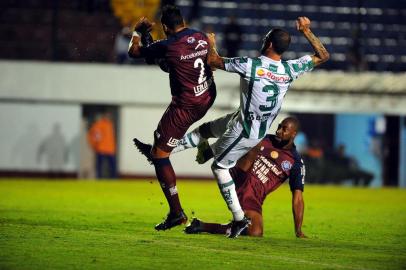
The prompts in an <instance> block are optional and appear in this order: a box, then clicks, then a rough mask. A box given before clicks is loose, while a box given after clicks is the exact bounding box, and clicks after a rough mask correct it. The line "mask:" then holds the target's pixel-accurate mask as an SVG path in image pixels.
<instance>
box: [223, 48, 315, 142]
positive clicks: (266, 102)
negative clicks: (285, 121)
mask: <svg viewBox="0 0 406 270" xmlns="http://www.w3.org/2000/svg"><path fill="white" fill-rule="evenodd" d="M312 69H313V62H312V58H311V56H310V55H306V56H303V57H301V58H298V59H294V60H288V61H275V60H272V59H270V58H268V57H266V56H263V55H262V56H260V57H257V58H249V57H237V58H228V59H227V58H226V59H225V70H226V71H228V72H235V73H238V74H239V75H240V76H241V79H240V88H241V89H240V90H241V91H240V108H239V111H240V113H239V116H238V117H237V118H236V120H237V121H240V123H241V124H242V126H243V136H244V137H246V138H255V139H261V138H263V137H264V136H265V135H266V132H267V131H268V129H269V128H270V126H271V124H272V122H273V120H274V119H275V117H276V116H277V115H278V113H279V111H280V109H281V106H282V101H283V98H284V97H285V95H286V92H287V91H288V88H289V86H290V85H291V84H292V82H293V81H294V80H296V79H297V78H299V76H301V75H302V74H304V73H305V72H308V71H311V70H312Z"/></svg>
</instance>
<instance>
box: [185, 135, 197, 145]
mask: <svg viewBox="0 0 406 270" xmlns="http://www.w3.org/2000/svg"><path fill="white" fill-rule="evenodd" d="M187 137H188V138H189V142H190V144H191V145H192V146H193V147H196V144H195V143H194V142H193V140H192V134H191V133H189V134H187Z"/></svg>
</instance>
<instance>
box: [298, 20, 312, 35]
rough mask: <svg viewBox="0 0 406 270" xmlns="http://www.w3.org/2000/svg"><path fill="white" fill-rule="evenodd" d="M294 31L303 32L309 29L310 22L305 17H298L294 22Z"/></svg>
mask: <svg viewBox="0 0 406 270" xmlns="http://www.w3.org/2000/svg"><path fill="white" fill-rule="evenodd" d="M296 29H297V30H298V31H300V32H304V31H306V30H308V29H310V20H309V18H307V17H299V18H297V20H296Z"/></svg>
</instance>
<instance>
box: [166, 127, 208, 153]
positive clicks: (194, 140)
mask: <svg viewBox="0 0 406 270" xmlns="http://www.w3.org/2000/svg"><path fill="white" fill-rule="evenodd" d="M202 140H204V139H203V138H202V136H201V135H200V132H199V128H195V129H194V130H193V131H191V132H189V133H187V134H185V135H184V136H183V137H182V139H180V140H179V142H178V145H177V146H176V147H175V148H174V149H173V150H172V153H177V152H181V151H183V150H186V149H189V148H194V147H197V145H198V144H199V143H200V142H201V141H202Z"/></svg>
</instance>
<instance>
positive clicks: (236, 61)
mask: <svg viewBox="0 0 406 270" xmlns="http://www.w3.org/2000/svg"><path fill="white" fill-rule="evenodd" d="M250 61H252V58H250V57H248V56H240V57H231V58H225V59H224V63H225V64H234V65H236V64H246V63H248V62H250Z"/></svg>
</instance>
